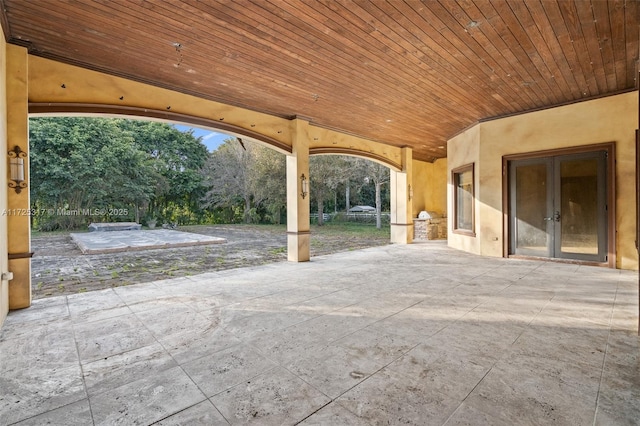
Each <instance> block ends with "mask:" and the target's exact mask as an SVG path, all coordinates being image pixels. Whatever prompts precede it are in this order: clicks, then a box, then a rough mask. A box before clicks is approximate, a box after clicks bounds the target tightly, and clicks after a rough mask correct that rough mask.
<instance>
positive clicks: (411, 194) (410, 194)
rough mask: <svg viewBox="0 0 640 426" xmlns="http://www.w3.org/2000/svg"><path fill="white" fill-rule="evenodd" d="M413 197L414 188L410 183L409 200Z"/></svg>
mask: <svg viewBox="0 0 640 426" xmlns="http://www.w3.org/2000/svg"><path fill="white" fill-rule="evenodd" d="M411 199H413V188H412V187H411V185H409V201H411Z"/></svg>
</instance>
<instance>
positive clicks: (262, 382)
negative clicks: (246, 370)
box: [211, 368, 330, 426]
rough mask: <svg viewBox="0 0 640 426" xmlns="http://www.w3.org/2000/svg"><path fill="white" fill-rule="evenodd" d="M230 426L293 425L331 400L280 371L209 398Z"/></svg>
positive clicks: (265, 374)
mask: <svg viewBox="0 0 640 426" xmlns="http://www.w3.org/2000/svg"><path fill="white" fill-rule="evenodd" d="M211 401H212V402H213V404H214V405H215V406H216V407H217V408H218V409H219V410H220V412H221V413H222V414H223V415H224V417H225V418H226V419H227V420H229V422H230V423H231V424H255V425H261V426H269V425H274V426H280V425H293V424H295V423H297V422H299V421H301V420H303V419H305V418H306V417H307V416H308V415H309V414H311V413H313V412H315V411H316V410H318V409H319V408H321V407H322V406H324V405H326V404H327V403H329V402H330V399H329V398H328V397H327V396H325V395H323V394H322V393H320V392H319V391H317V390H315V389H314V388H312V387H311V386H309V385H308V384H307V383H305V382H304V381H302V380H301V379H299V378H298V377H296V376H294V375H293V374H291V373H289V372H288V371H287V370H285V369H282V368H276V369H273V370H269V371H268V372H266V373H264V374H262V375H260V376H258V377H255V378H253V379H251V380H248V381H246V382H243V383H241V384H239V385H238V386H236V387H234V388H231V389H229V390H227V391H225V392H223V393H220V394H218V395H216V396H214V397H212V398H211Z"/></svg>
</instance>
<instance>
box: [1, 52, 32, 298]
mask: <svg viewBox="0 0 640 426" xmlns="http://www.w3.org/2000/svg"><path fill="white" fill-rule="evenodd" d="M27 64H28V54H27V49H25V48H23V47H19V46H14V45H7V86H6V94H7V147H8V148H9V150H13V148H14V147H15V146H18V147H19V148H20V150H22V151H24V152H25V153H27V157H26V158H25V159H24V160H25V161H24V179H25V182H26V183H27V187H26V188H24V189H21V190H20V191H19V192H18V191H16V190H15V189H14V188H9V189H8V191H7V212H6V215H7V246H8V251H9V271H11V272H13V279H12V280H11V281H9V309H20V308H26V307H28V306H30V305H31V255H32V253H31V220H30V215H29V211H30V203H29V186H30V183H31V182H30V180H29V156H28V154H29V103H28V102H29V101H28V80H27V79H28V74H27ZM4 155H5V161H7V153H6V152H5V153H4ZM10 173H11V172H10V170H8V171H7V176H6V180H5V183H4V185H7V183H6V182H9V177H10Z"/></svg>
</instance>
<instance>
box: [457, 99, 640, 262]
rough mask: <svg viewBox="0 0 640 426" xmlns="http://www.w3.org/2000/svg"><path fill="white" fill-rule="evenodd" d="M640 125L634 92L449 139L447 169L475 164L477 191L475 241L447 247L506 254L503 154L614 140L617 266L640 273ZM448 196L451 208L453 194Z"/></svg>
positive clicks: (487, 125)
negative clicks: (639, 151)
mask: <svg viewBox="0 0 640 426" xmlns="http://www.w3.org/2000/svg"><path fill="white" fill-rule="evenodd" d="M637 127H638V92H637V91H636V92H629V93H625V94H621V95H616V96H609V97H606V98H601V99H595V100H590V101H585V102H579V103H575V104H571V105H566V106H562V107H557V108H552V109H547V110H542V111H537V112H532V113H529V114H522V115H517V116H514V117H508V118H503V119H498V120H493V121H489V122H484V123H480V124H478V125H476V126H474V127H473V128H471V129H469V130H467V131H466V132H464V133H462V134H460V135H458V136H457V137H455V138H453V139H451V140H450V141H449V143H448V156H449V157H448V160H449V161H448V170H449V171H450V170H451V169H452V168H455V167H459V166H461V165H463V164H465V163H468V162H472V161H475V162H476V188H477V192H476V216H475V218H476V237H475V238H474V237H467V236H460V235H454V234H451V233H450V234H449V245H450V246H452V247H455V248H459V249H463V250H467V251H471V252H473V253H477V254H481V255H484V256H502V255H503V253H502V252H503V229H502V228H503V206H502V157H503V156H504V155H509V154H519V153H525V152H533V151H541V150H548V149H557V148H566V147H575V146H581V145H591V144H597V143H604V142H615V146H616V161H617V164H616V236H617V238H616V267H618V268H622V269H637V268H638V255H637V252H636V249H635V244H634V241H635V214H636V209H635V200H636V190H635V129H636V128H637ZM448 174H450V172H449V173H448ZM449 179H450V178H449ZM448 193H449V194H448V197H449V208H450V209H451V200H450V198H451V191H450V190H449V191H448ZM450 211H451V210H450ZM470 240H475V241H470Z"/></svg>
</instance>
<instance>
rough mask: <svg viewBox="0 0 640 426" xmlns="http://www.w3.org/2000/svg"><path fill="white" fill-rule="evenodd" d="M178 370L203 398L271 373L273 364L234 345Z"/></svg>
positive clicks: (250, 351) (245, 347) (242, 347)
mask: <svg viewBox="0 0 640 426" xmlns="http://www.w3.org/2000/svg"><path fill="white" fill-rule="evenodd" d="M182 367H183V369H184V370H185V371H186V373H187V374H188V375H189V376H190V377H191V379H192V380H193V381H194V382H195V383H196V384H197V385H198V386H199V387H200V389H201V390H202V392H204V394H205V395H206V396H212V395H215V394H218V393H220V392H222V391H226V390H227V389H229V388H231V387H233V386H236V385H238V384H240V383H242V382H245V381H248V380H250V379H252V378H253V377H255V376H258V375H260V374H262V373H264V372H266V371H268V370H271V369H273V368H275V367H276V364H275V363H273V362H272V361H269V360H268V359H267V358H265V357H264V356H263V355H261V354H260V353H258V352H257V351H255V350H253V349H251V348H250V347H248V346H245V345H237V346H233V347H231V348H229V349H225V350H222V351H219V352H215V353H212V354H211V355H206V356H203V357H201V358H198V359H196V360H194V361H191V362H188V363H186V364H183V365H182Z"/></svg>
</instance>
